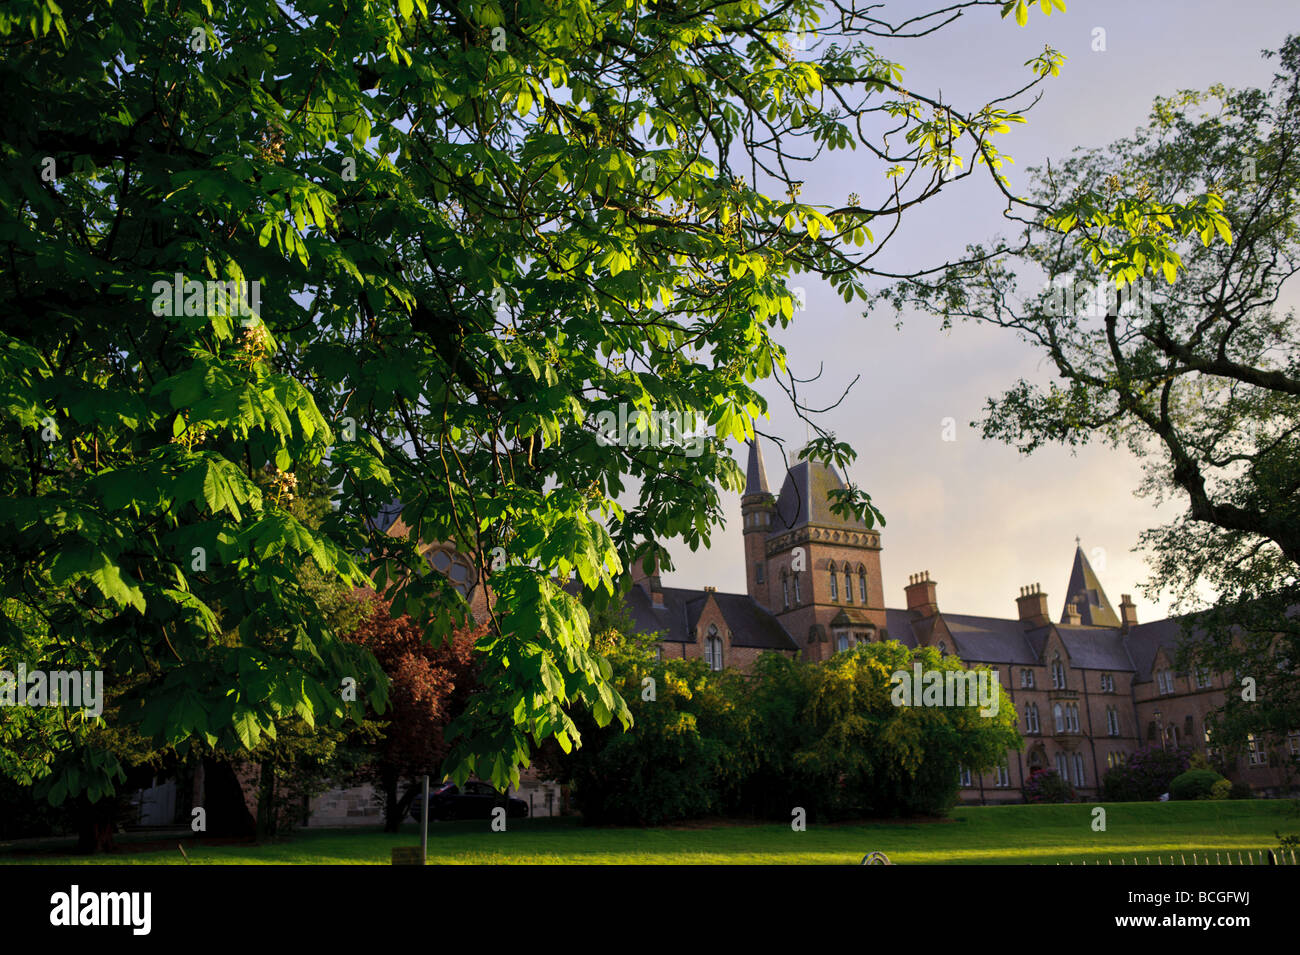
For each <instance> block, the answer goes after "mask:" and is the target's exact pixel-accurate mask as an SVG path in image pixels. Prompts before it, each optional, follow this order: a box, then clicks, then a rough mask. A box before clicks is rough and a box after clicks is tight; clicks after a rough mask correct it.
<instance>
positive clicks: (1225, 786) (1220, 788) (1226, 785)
mask: <svg viewBox="0 0 1300 955" xmlns="http://www.w3.org/2000/svg"><path fill="white" fill-rule="evenodd" d="M1231 793H1232V783H1230V782H1228V780H1226V779H1220V780H1219V781H1218V782H1217V783H1215V784H1214V785H1213V786H1211V787H1210V798H1211V799H1228V798H1230V794H1231Z"/></svg>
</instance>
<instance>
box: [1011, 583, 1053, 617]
mask: <svg viewBox="0 0 1300 955" xmlns="http://www.w3.org/2000/svg"><path fill="white" fill-rule="evenodd" d="M1016 610H1018V611H1019V612H1020V620H1021V622H1022V623H1027V624H1030V625H1031V626H1034V627H1043V626H1046V625H1047V623H1048V621H1049V619H1050V618H1049V617H1048V616H1047V594H1045V593H1043V585H1042V584H1030V585H1029V586H1027V587H1021V588H1020V596H1019V597H1017V598H1016Z"/></svg>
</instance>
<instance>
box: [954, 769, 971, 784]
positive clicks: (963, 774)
mask: <svg viewBox="0 0 1300 955" xmlns="http://www.w3.org/2000/svg"><path fill="white" fill-rule="evenodd" d="M957 778H958V781H959V782H960V783H961V785H963V786H969V785H971V778H970V770H969V769H967V768H966V767H965V766H958V767H957Z"/></svg>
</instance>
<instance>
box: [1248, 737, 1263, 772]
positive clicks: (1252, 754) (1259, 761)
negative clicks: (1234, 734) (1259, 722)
mask: <svg viewBox="0 0 1300 955" xmlns="http://www.w3.org/2000/svg"><path fill="white" fill-rule="evenodd" d="M1246 758H1247V760H1248V761H1249V762H1250V765H1252V766H1263V765H1264V747H1263V746H1262V745H1261V744H1260V742H1259V740H1257V739H1255V734H1254V733H1247V734H1246Z"/></svg>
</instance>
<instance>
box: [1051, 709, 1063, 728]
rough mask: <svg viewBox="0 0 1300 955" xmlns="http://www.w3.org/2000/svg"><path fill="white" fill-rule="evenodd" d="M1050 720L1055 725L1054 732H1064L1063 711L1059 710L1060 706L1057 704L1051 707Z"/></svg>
mask: <svg viewBox="0 0 1300 955" xmlns="http://www.w3.org/2000/svg"><path fill="white" fill-rule="evenodd" d="M1052 719H1053V720H1054V721H1055V723H1056V732H1058V733H1064V732H1065V711H1064V710H1062V709H1061V704H1060V703H1057V704H1056V705H1055V706H1053V707H1052Z"/></svg>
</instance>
